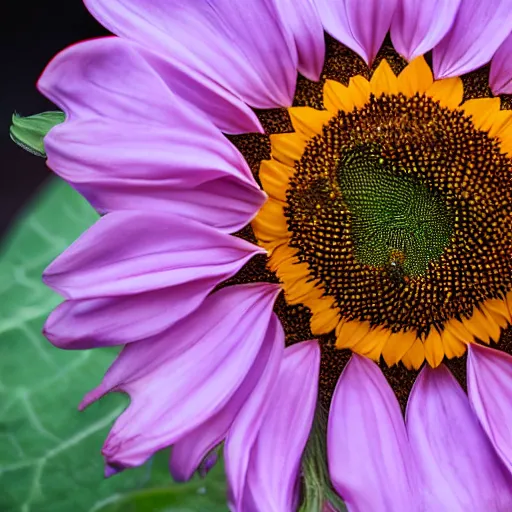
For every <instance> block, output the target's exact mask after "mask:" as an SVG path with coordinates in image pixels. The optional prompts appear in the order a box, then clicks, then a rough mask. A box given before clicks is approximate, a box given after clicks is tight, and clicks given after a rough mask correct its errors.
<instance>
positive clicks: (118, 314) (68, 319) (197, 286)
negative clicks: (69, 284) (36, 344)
mask: <svg viewBox="0 0 512 512" xmlns="http://www.w3.org/2000/svg"><path fill="white" fill-rule="evenodd" d="M211 284H212V283H211V282H209V281H208V280H206V281H205V280H202V281H196V282H192V283H185V284H183V285H181V286H180V285H178V286H173V287H172V288H163V289H162V290H155V291H152V292H147V293H140V294H136V295H128V296H123V297H113V298H111V297H105V298H101V299H85V300H67V301H65V302H63V303H62V304H61V305H60V306H58V307H57V308H56V309H54V310H53V312H52V313H51V314H50V316H49V317H48V320H47V321H46V323H45V326H44V330H43V332H44V335H45V336H46V337H47V338H48V339H49V340H50V341H51V342H52V343H53V344H54V345H56V346H57V347H60V348H65V349H89V348H94V347H106V346H110V345H124V344H125V343H131V342H134V341H140V340H144V339H146V338H150V337H152V336H155V335H158V334H160V333H162V332H163V331H165V330H166V329H168V328H169V327H170V326H171V325H173V324H174V323H176V321H177V320H178V319H181V318H184V317H185V316H187V315H188V314H189V313H190V312H192V311H194V310H195V309H196V308H197V307H198V306H199V305H200V304H201V302H202V300H203V298H204V297H205V295H206V294H207V293H208V292H207V290H210V289H211Z"/></svg>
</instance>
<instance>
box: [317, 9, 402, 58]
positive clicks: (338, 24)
mask: <svg viewBox="0 0 512 512" xmlns="http://www.w3.org/2000/svg"><path fill="white" fill-rule="evenodd" d="M315 1H316V5H317V8H318V12H319V13H320V18H321V20H322V23H323V25H324V28H325V30H326V31H327V32H329V34H331V35H332V36H333V37H335V38H336V39H337V40H338V41H340V42H341V43H343V44H344V45H345V46H348V47H349V48H350V49H352V50H354V51H355V52H356V53H358V54H359V55H361V57H363V59H364V60H365V61H366V63H367V64H368V65H370V64H371V62H372V61H373V59H374V58H375V56H376V55H377V52H378V51H379V49H380V47H381V45H382V42H383V41H384V38H385V37H386V34H387V32H388V30H389V27H390V25H391V20H392V18H393V14H394V12H395V9H396V6H397V3H398V0H365V1H364V2H361V0H315Z"/></svg>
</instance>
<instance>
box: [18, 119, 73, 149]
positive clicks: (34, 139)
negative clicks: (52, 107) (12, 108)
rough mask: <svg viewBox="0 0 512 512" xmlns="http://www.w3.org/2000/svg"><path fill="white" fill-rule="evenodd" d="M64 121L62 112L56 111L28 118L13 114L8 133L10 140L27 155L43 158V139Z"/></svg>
mask: <svg viewBox="0 0 512 512" xmlns="http://www.w3.org/2000/svg"><path fill="white" fill-rule="evenodd" d="M64 119H65V115H64V112H58V111H56V112H42V113H41V114H36V115H34V116H28V117H22V116H20V115H18V114H14V115H13V116H12V125H11V128H10V130H9V133H10V135H11V139H12V140H13V141H14V142H16V144H18V145H19V146H21V147H22V148H23V149H25V150H27V151H28V152H29V153H33V154H34V155H37V156H42V157H45V156H46V152H45V150H44V144H43V139H44V137H45V136H46V134H47V133H48V132H49V131H50V130H51V129H52V128H53V127H54V126H55V125H57V124H60V123H62V122H64Z"/></svg>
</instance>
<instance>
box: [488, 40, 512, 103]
mask: <svg viewBox="0 0 512 512" xmlns="http://www.w3.org/2000/svg"><path fill="white" fill-rule="evenodd" d="M511 55H512V33H511V34H510V35H509V36H508V37H507V38H506V39H505V41H504V42H503V44H502V45H501V46H500V47H499V48H498V51H497V52H496V53H495V55H494V57H493V58H492V61H491V72H490V74H489V85H490V86H491V90H492V92H493V94H495V95H496V96H498V95H499V94H512V59H511V58H510V56H511Z"/></svg>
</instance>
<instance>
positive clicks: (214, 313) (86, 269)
mask: <svg viewBox="0 0 512 512" xmlns="http://www.w3.org/2000/svg"><path fill="white" fill-rule="evenodd" d="M86 4H87V6H88V8H89V10H90V11H91V13H92V14H93V15H94V16H95V17H96V18H97V19H98V20H99V21H100V22H101V23H102V24H104V25H105V26H106V27H107V28H108V29H110V30H111V31H112V32H113V33H115V34H117V36H119V37H111V38H104V39H98V40H95V41H89V42H85V43H81V44H78V45H76V46H74V47H72V48H69V49H67V50H65V51H64V52H63V53H61V54H60V55H58V56H57V57H56V58H55V59H54V60H53V61H52V62H51V63H50V64H49V66H48V67H47V69H46V70H45V72H44V73H43V76H42V77H41V80H40V82H39V87H40V89H41V90H42V91H43V93H44V94H46V95H47V96H48V97H49V98H50V99H52V100H53V101H55V103H57V104H58V105H59V106H60V107H61V108H62V109H63V110H64V111H65V113H66V122H64V123H63V124H61V125H59V126H57V127H55V128H54V129H52V130H51V131H50V133H49V134H48V136H47V137H46V139H45V147H46V152H47V155H48V164H49V166H50V167H51V168H52V169H53V170H54V171H55V172H56V173H57V174H59V175H60V176H62V177H63V178H64V179H66V180H68V181H69V182H70V183H71V184H72V185H73V186H74V187H75V188H76V189H77V190H79V191H80V192H81V193H82V194H83V195H84V196H85V197H86V198H87V199H88V200H89V201H90V202H91V204H92V205H93V206H94V207H95V208H96V209H97V210H98V211H99V212H100V213H102V214H104V216H103V217H102V218H101V219H100V220H99V221H98V222H97V223H96V225H94V226H93V227H92V228H91V229H90V230H89V231H88V232H86V233H85V234H84V235H83V236H82V237H81V238H80V239H79V240H77V241H76V242H75V243H74V244H73V245H72V246H71V247H70V248H69V249H68V250H67V251H66V252H65V253H64V254H63V255H61V256H60V257H59V258H57V260H56V261H55V262H54V263H52V264H51V265H50V267H49V268H48V269H47V271H46V273H45V282H46V283H47V284H48V285H49V286H51V287H52V288H54V289H55V290H57V291H58V292H60V293H61V294H62V295H64V296H65V298H66V300H65V302H64V303H63V304H62V305H60V306H59V307H58V308H57V309H56V310H55V311H54V312H53V313H52V314H51V316H50V317H49V319H48V321H47V323H46V326H45V333H46V335H47V336H48V338H49V339H50V340H51V341H52V342H53V343H54V344H55V345H57V346H59V347H62V348H68V349H84V348H94V347H101V346H106V345H125V347H124V349H123V350H122V352H121V354H120V355H119V357H118V358H117V360H116V361H115V362H114V364H113V365H112V367H111V368H110V369H109V371H108V372H107V374H106V375H105V378H104V380H103V382H102V383H101V384H100V385H99V386H98V387H97V388H95V389H94V390H93V391H91V392H89V393H88V394H87V395H86V397H85V398H84V401H83V402H82V406H83V407H84V406H86V405H88V404H90V403H91V402H93V401H94V400H97V399H98V398H99V397H101V396H103V395H104V394H105V393H108V392H110V391H122V392H125V393H127V394H128V395H129V396H130V398H131V404H130V406H129V407H128V409H127V410H126V411H125V412H124V413H123V414H122V415H121V416H120V417H119V418H118V420H117V421H116V423H115V424H114V426H113V428H112V431H111V433H110V435H109V436H108V438H107V440H106V442H105V446H104V448H103V455H104V457H105V460H106V473H107V475H110V474H113V473H115V472H117V471H119V470H122V469H124V468H128V467H132V466H136V465H139V464H142V463H143V462H144V461H145V460H147V459H148V458H149V457H150V456H151V455H152V454H153V453H154V452H155V451H157V450H160V449H162V448H165V447H169V446H172V450H171V460H170V469H171V473H172V475H173V476H174V478H175V479H177V480H187V479H189V478H190V477H191V476H192V474H193V473H194V472H195V471H196V469H197V468H200V469H201V468H205V467H208V466H209V465H210V464H211V463H212V462H211V460H212V459H211V454H212V450H214V449H215V447H216V446H218V445H219V444H220V443H221V442H223V441H224V455H225V461H226V473H227V476H228V484H229V501H230V506H231V508H232V510H236V511H241V512H245V511H252V510H261V511H291V510H297V508H298V506H299V504H300V500H301V488H300V485H299V483H300V478H301V458H302V457H303V454H304V453H305V451H304V450H305V447H306V444H307V442H308V438H309V436H310V431H311V427H312V425H313V419H314V416H315V410H318V409H320V410H324V411H327V410H328V411H329V418H328V423H327V433H326V436H327V458H328V469H329V473H330V478H331V481H332V485H333V487H334V489H335V490H336V491H337V492H338V493H339V495H340V496H341V497H342V498H343V500H345V502H346V504H347V506H348V508H349V510H350V511H362V512H365V511H370V510H371V511H378V510H383V511H384V510H400V511H402V510H403V511H404V512H405V511H414V510H418V511H419V510H429V511H439V510H450V511H452V510H454V511H455V510H461V511H462V510H469V509H471V508H474V509H478V510H492V511H494V510H496V511H507V510H511V509H512V476H511V474H510V472H511V471H512V433H511V431H510V427H509V425H510V424H511V422H512V402H511V400H510V396H511V393H512V379H511V375H512V356H511V355H509V352H510V343H509V341H508V340H509V339H510V330H509V326H510V324H511V322H512V252H511V249H512V206H511V205H512V201H511V200H512V182H511V177H510V176H511V174H510V173H511V170H512V169H511V167H512V161H511V158H512V156H511V155H512V110H510V108H512V102H511V101H510V98H509V97H508V96H507V95H508V94H511V93H512V86H511V83H512V64H510V62H511V61H510V59H509V58H508V55H509V52H510V49H511V45H512V35H511V31H512V4H511V3H510V1H509V0H493V1H492V2H491V4H488V3H487V4H486V3H484V2H480V1H477V0H460V1H444V0H436V1H433V2H423V1H420V0H385V1H382V0H369V1H367V2H360V1H358V0H338V1H336V0H300V1H295V2H291V1H287V0H254V1H251V2H237V1H235V0H217V1H216V2H210V1H206V0H204V1H196V2H191V1H182V0H165V1H163V0H151V1H149V2H137V1H135V0H87V1H86ZM324 31H325V32H324ZM388 34H389V37H387V35H388ZM489 62H490V64H489ZM491 342H493V343H496V344H497V347H496V348H491V347H489V346H486V345H489V344H490V343H491ZM466 364H467V370H466ZM449 368H451V371H450V369H449ZM454 375H455V376H456V377H457V378H455V377H454ZM457 379H458V380H459V382H462V383H463V384H464V385H466V383H467V393H466V392H465V391H464V390H463V388H462V387H461V386H460V383H459V382H458V381H457ZM413 383H414V384H413ZM397 397H398V399H399V400H397ZM406 402H407V408H406V411H405V418H404V416H403V414H402V410H401V408H400V404H401V405H402V406H404V405H405V403H406ZM307 456H308V455H307V454H306V457H307ZM203 461H204V462H203ZM326 499H327V496H326Z"/></svg>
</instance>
